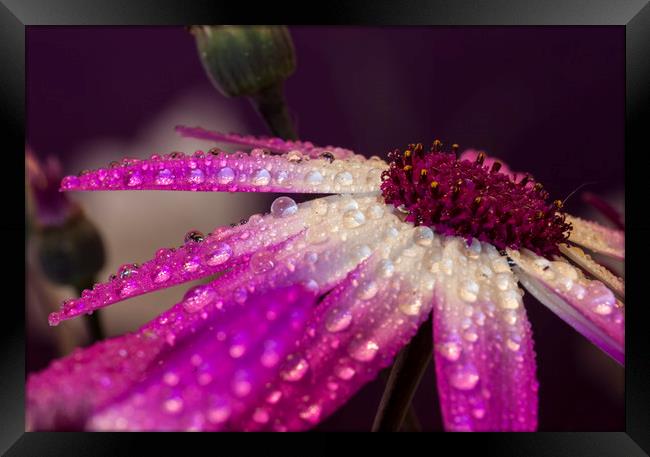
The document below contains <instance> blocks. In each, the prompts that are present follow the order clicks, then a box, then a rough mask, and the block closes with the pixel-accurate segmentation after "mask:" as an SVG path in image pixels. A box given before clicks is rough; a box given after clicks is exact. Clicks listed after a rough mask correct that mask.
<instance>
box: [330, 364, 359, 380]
mask: <svg viewBox="0 0 650 457" xmlns="http://www.w3.org/2000/svg"><path fill="white" fill-rule="evenodd" d="M334 372H335V373H336V376H338V377H339V378H340V379H343V380H344V381H347V380H349V379H352V376H354V375H355V373H356V371H355V370H354V368H352V367H349V366H347V365H338V366H337V367H336V368H335V369H334Z"/></svg>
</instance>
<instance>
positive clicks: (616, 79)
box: [26, 26, 625, 431]
mask: <svg viewBox="0 0 650 457" xmlns="http://www.w3.org/2000/svg"><path fill="white" fill-rule="evenodd" d="M289 30H290V32H291V35H292V37H293V42H294V46H295V51H296V59H297V69H296V71H295V73H294V74H293V75H292V76H290V77H289V78H288V79H287V81H286V84H285V88H286V89H285V91H286V99H287V104H288V106H289V109H290V114H291V116H292V118H293V120H294V123H295V125H296V127H297V130H298V133H299V136H300V138H301V139H306V140H310V141H313V142H314V143H316V144H320V145H330V144H332V145H339V146H343V147H347V148H350V149H353V150H355V151H358V152H360V153H363V154H366V155H368V156H369V155H374V154H376V155H379V156H385V154H386V152H387V151H388V150H390V149H393V148H395V147H403V146H405V145H406V144H407V143H411V142H423V143H425V144H427V143H430V142H431V141H432V140H433V139H434V138H440V139H441V140H442V141H443V142H445V143H447V144H449V143H452V142H456V143H459V144H460V146H461V149H464V148H470V147H472V148H477V149H482V150H484V151H486V153H487V154H488V155H495V156H497V157H499V158H501V159H503V160H505V161H506V162H507V163H508V164H509V165H510V166H511V168H512V169H513V170H521V171H529V172H531V173H532V174H533V175H534V176H535V178H537V180H539V181H541V182H542V183H544V185H545V188H546V189H547V190H548V191H549V193H550V194H551V198H553V199H560V200H564V199H565V198H567V197H569V196H570V195H571V196H570V197H569V199H568V200H567V201H566V204H565V205H566V208H567V211H568V212H571V213H572V214H575V215H578V216H583V217H588V218H592V219H596V220H599V221H601V222H602V223H603V224H606V225H608V222H607V221H605V220H604V219H602V218H601V216H600V215H599V214H598V213H596V212H595V211H594V210H592V209H590V207H589V206H588V205H585V203H584V202H583V201H582V200H581V198H580V194H581V193H582V192H583V191H589V192H592V193H594V194H596V195H598V196H600V197H601V198H603V199H604V200H605V201H607V202H609V203H610V204H611V205H613V206H614V207H616V208H618V209H619V211H621V212H623V211H624V207H623V199H624V193H623V186H624V165H623V152H624V109H625V105H624V100H625V99H624V95H625V92H624V91H625V83H624V75H625V73H624V69H625V67H624V44H625V42H624V38H625V37H624V31H623V28H621V27H563V28H558V27H530V28H526V27H508V28H501V27H471V28H464V27H435V28H433V27H431V28H429V27H411V28H399V27H374V28H368V27H289ZM177 124H186V125H191V126H194V125H200V126H203V127H205V128H208V129H216V130H221V131H236V132H241V133H246V134H258V135H259V134H268V130H267V128H266V126H265V124H264V122H263V121H262V120H261V118H260V117H259V116H258V115H257V113H255V111H254V110H253V108H252V106H251V104H250V103H249V101H247V100H246V99H244V98H226V97H224V96H223V95H222V94H220V93H219V92H217V91H216V90H215V89H214V87H213V86H212V85H211V83H210V81H209V80H208V78H207V77H206V74H205V72H204V70H203V68H202V66H201V62H200V60H199V57H198V53H197V49H196V45H195V42H194V38H193V37H192V35H191V34H190V33H189V32H188V31H187V30H186V29H185V28H183V27H89V28H86V27H31V26H30V27H28V28H27V144H28V146H29V147H30V148H31V149H32V150H33V152H34V154H35V155H36V156H37V157H38V158H39V159H44V158H46V157H48V156H55V157H56V158H58V159H59V160H60V162H61V164H62V169H63V172H64V173H65V174H76V173H78V172H79V171H80V170H83V169H90V168H98V167H100V166H105V165H106V164H108V163H109V162H111V161H113V160H119V159H121V158H122V157H125V156H129V157H140V158H144V157H148V156H149V155H150V154H152V153H168V152H172V151H176V150H178V151H185V152H193V151H194V150H196V149H202V150H207V149H209V148H210V147H211V144H210V143H206V142H204V141H196V140H189V139H181V138H180V137H178V136H177V135H176V134H175V133H174V131H173V127H174V126H175V125H177ZM576 189H579V190H578V191H577V192H575V193H574V194H572V192H574V191H576ZM276 196H277V195H266V196H264V195H247V194H203V193H174V192H114V193H78V194H74V195H71V196H70V197H71V199H72V200H74V201H75V202H77V203H78V204H79V205H80V206H81V207H82V208H83V210H84V211H85V214H86V216H87V218H88V219H89V220H91V221H92V222H93V223H94V224H95V226H96V227H97V229H98V231H99V233H100V235H101V237H102V240H103V243H104V246H105V251H106V258H105V263H104V267H103V269H102V270H101V271H100V272H99V275H98V278H99V279H100V280H102V281H103V280H106V278H107V277H108V275H109V274H111V273H114V272H115V271H116V270H117V268H118V267H119V265H121V264H123V263H129V262H138V263H141V262H143V261H144V260H147V259H149V258H150V257H151V256H152V255H153V253H154V252H155V251H156V249H158V248H160V247H174V246H177V245H180V244H181V243H182V242H183V236H184V234H185V233H186V232H187V231H188V230H190V229H198V230H200V231H203V232H209V231H211V230H212V229H213V228H214V227H216V226H219V225H227V224H229V223H232V222H237V221H239V220H240V219H242V218H245V217H248V216H249V215H250V214H253V213H259V212H264V211H267V210H268V206H269V204H270V202H271V201H272V200H273V199H274V198H275V197H276ZM31 243H32V241H31V240H30V239H28V246H27V256H28V265H29V269H28V280H27V285H26V287H27V298H28V304H27V334H28V348H27V370H28V371H33V370H39V369H42V368H44V367H45V366H46V365H47V364H48V363H49V362H50V361H51V359H53V358H55V357H58V356H59V352H60V351H61V347H72V346H74V345H84V344H87V342H88V335H87V333H86V328H85V327H84V325H83V323H82V322H81V320H79V319H77V320H73V321H69V322H66V323H64V324H62V325H60V326H58V327H49V326H48V325H47V314H48V312H49V311H51V310H53V309H54V307H57V306H58V305H59V303H60V302H61V301H62V300H63V299H65V298H70V297H72V296H76V292H75V290H74V289H73V288H70V287H66V286H62V285H56V284H54V283H52V282H51V281H50V280H49V279H48V278H47V277H46V275H44V274H43V272H42V271H40V269H39V268H38V265H37V262H35V261H33V260H34V249H32V246H31ZM614 267H619V268H620V265H618V266H616V265H614ZM188 288H189V285H182V286H179V287H176V288H173V289H170V290H167V291H163V292H159V293H155V294H151V295H146V296H144V297H137V298H134V299H130V300H127V301H125V302H123V303H119V304H116V305H114V306H112V307H110V308H108V309H106V310H104V311H103V312H102V320H103V327H104V331H105V333H106V334H107V335H109V336H114V335H119V334H122V333H124V332H127V331H130V330H134V329H136V328H138V327H139V326H141V325H142V324H143V323H145V322H146V321H147V320H149V319H151V318H153V317H154V316H156V315H157V314H159V313H160V312H161V311H162V310H164V309H167V308H169V307H170V306H172V305H173V304H174V303H176V302H177V301H178V300H179V299H180V298H181V297H182V295H183V292H184V291H185V290H187V289H188ZM526 305H527V310H528V313H529V318H530V320H531V322H532V326H533V333H534V337H535V343H536V351H537V355H538V376H539V379H540V384H541V387H540V424H539V429H540V430H542V431H561V430H575V431H579V430H592V431H603V430H622V429H623V428H624V397H623V395H624V390H623V389H624V370H623V368H622V367H620V366H618V365H617V364H616V363H614V362H613V361H611V360H610V359H609V358H608V357H607V356H605V355H604V354H603V353H601V352H600V351H599V350H597V349H595V348H594V347H592V346H591V345H590V344H589V343H588V342H587V341H586V340H585V339H584V338H583V337H581V336H580V335H579V334H577V333H576V332H575V331H574V330H572V329H571V328H570V327H568V326H567V325H566V324H564V323H563V322H562V321H560V320H559V319H558V318H556V316H555V315H553V314H552V313H551V312H550V311H548V310H546V308H544V307H543V306H542V305H540V304H539V303H538V302H536V301H535V300H534V299H532V298H531V297H527V298H526ZM62 339H67V341H68V346H65V345H63V346H62V345H61V344H60V341H61V340H62ZM57 340H58V341H59V344H58V345H57ZM382 390H383V380H381V379H379V380H377V381H375V382H374V383H372V384H370V385H368V386H367V387H366V388H364V389H363V390H362V391H361V392H360V393H359V394H358V395H357V396H356V397H355V398H354V399H353V400H352V401H351V402H350V403H348V405H347V406H346V407H345V408H343V409H342V410H340V411H339V412H338V413H336V414H335V415H334V416H332V417H331V418H330V419H329V420H328V421H326V422H325V423H323V424H322V425H321V426H320V427H319V430H369V429H370V427H371V425H372V421H373V417H374V414H375V412H376V408H377V405H378V403H379V399H380V397H381V393H382ZM414 404H415V408H416V411H417V414H418V417H419V419H420V421H421V422H422V428H423V429H424V430H441V429H442V423H441V418H440V414H439V412H438V405H437V399H436V390H435V378H434V373H433V369H432V366H431V365H430V366H429V369H428V371H427V373H426V374H425V377H424V379H423V381H422V383H421V385H420V388H419V390H418V392H417V395H416V399H415V401H414Z"/></svg>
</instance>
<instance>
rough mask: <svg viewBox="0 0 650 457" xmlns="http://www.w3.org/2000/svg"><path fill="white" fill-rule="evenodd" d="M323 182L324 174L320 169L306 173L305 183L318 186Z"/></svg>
mask: <svg viewBox="0 0 650 457" xmlns="http://www.w3.org/2000/svg"><path fill="white" fill-rule="evenodd" d="M322 182H323V175H322V174H320V172H319V171H316V170H312V171H310V172H309V173H307V174H306V175H305V183H306V184H307V185H309V186H317V185H319V184H320V183H322Z"/></svg>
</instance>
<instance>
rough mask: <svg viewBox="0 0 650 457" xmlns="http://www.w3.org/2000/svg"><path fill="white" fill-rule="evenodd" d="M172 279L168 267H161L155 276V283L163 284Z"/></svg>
mask: <svg viewBox="0 0 650 457" xmlns="http://www.w3.org/2000/svg"><path fill="white" fill-rule="evenodd" d="M170 277H171V271H170V269H169V268H168V267H164V266H162V267H159V268H158V269H157V270H156V271H155V273H154V274H153V278H152V280H153V282H155V283H156V284H161V283H163V282H165V281H167V280H168V279H169V278H170Z"/></svg>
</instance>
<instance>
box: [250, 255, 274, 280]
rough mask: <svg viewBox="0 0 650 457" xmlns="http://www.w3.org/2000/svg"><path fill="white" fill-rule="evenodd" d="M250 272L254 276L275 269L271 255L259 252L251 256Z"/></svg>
mask: <svg viewBox="0 0 650 457" xmlns="http://www.w3.org/2000/svg"><path fill="white" fill-rule="evenodd" d="M250 266H251V270H253V273H255V274H261V273H266V272H267V271H271V270H272V269H273V268H274V267H275V263H274V261H273V255H272V254H271V253H270V252H267V251H259V252H256V253H255V254H253V255H252V256H251V260H250Z"/></svg>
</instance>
